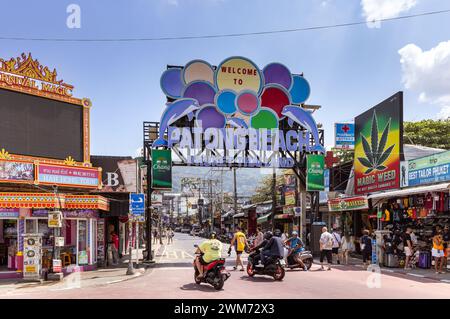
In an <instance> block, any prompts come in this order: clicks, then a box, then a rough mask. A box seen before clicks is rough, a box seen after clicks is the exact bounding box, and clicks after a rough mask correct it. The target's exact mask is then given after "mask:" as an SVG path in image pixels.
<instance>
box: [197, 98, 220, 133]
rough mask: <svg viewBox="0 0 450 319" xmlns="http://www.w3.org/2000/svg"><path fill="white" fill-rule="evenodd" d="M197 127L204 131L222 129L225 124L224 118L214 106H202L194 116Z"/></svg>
mask: <svg viewBox="0 0 450 319" xmlns="http://www.w3.org/2000/svg"><path fill="white" fill-rule="evenodd" d="M195 121H196V124H197V126H199V127H201V128H203V129H204V130H206V129H207V128H223V127H225V124H226V119H225V116H224V115H223V114H222V113H220V112H219V111H218V110H217V108H216V106H215V105H213V104H208V105H205V106H203V108H202V109H201V110H199V111H198V112H197V115H196V120H195Z"/></svg>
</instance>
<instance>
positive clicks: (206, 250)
mask: <svg viewBox="0 0 450 319" xmlns="http://www.w3.org/2000/svg"><path fill="white" fill-rule="evenodd" d="M196 253H197V254H201V255H200V256H198V257H197V258H195V266H196V267H197V270H198V272H199V275H198V277H197V278H198V279H202V278H203V265H207V264H209V263H211V262H213V261H214V260H217V259H220V258H221V257H222V243H221V242H220V241H219V240H217V239H216V232H214V231H213V232H211V235H210V239H208V240H205V241H204V242H203V243H201V244H200V246H198V247H197V251H196Z"/></svg>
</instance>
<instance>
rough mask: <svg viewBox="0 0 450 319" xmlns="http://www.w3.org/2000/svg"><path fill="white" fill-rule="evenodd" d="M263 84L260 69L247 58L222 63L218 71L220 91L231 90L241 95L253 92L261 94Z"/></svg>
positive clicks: (217, 83) (217, 78) (217, 80)
mask: <svg viewBox="0 0 450 319" xmlns="http://www.w3.org/2000/svg"><path fill="white" fill-rule="evenodd" d="M262 83H263V81H262V76H261V72H260V71H259V69H258V67H257V66H256V65H255V64H254V63H253V62H251V61H250V60H247V59H245V58H241V57H233V58H229V59H227V60H225V61H224V62H222V63H221V64H220V65H219V66H218V68H217V71H216V85H217V88H218V89H219V91H220V90H225V89H229V90H233V91H235V92H237V93H239V92H241V91H243V90H251V91H254V92H257V93H259V92H260V90H261V88H262Z"/></svg>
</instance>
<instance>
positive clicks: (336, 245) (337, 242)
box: [331, 229, 341, 265]
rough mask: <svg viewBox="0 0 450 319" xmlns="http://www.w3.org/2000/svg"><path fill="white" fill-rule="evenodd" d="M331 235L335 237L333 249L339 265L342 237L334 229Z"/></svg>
mask: <svg viewBox="0 0 450 319" xmlns="http://www.w3.org/2000/svg"><path fill="white" fill-rule="evenodd" d="M331 235H332V236H333V249H332V254H333V258H334V257H336V260H337V263H338V265H339V264H340V263H341V262H340V261H339V248H340V247H341V235H339V233H338V231H337V230H336V229H333V232H332V233H331Z"/></svg>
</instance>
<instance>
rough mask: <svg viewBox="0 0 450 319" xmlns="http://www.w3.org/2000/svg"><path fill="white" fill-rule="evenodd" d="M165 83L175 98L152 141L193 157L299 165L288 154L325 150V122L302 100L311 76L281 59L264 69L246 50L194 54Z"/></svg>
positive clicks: (202, 161)
mask: <svg viewBox="0 0 450 319" xmlns="http://www.w3.org/2000/svg"><path fill="white" fill-rule="evenodd" d="M161 89H162V91H163V92H164V94H165V95H166V96H167V97H168V98H169V99H170V100H174V101H173V102H170V103H167V106H166V108H165V110H164V112H163V114H162V117H161V120H160V123H159V132H158V138H157V139H156V140H155V141H153V143H152V147H153V148H157V147H164V148H170V149H172V150H173V151H175V153H176V154H177V155H178V156H180V158H182V159H183V161H184V162H185V164H187V165H199V166H230V165H232V164H238V165H240V166H246V167H268V166H276V167H292V166H293V165H294V162H293V160H292V158H289V157H287V156H283V155H280V154H283V153H284V152H299V151H300V152H318V153H323V152H324V147H323V145H322V144H321V142H320V136H319V130H318V128H317V124H316V122H315V120H314V118H313V117H312V115H311V113H310V112H309V111H308V110H306V109H304V108H302V104H304V103H305V101H306V100H307V99H308V98H309V96H310V86H309V83H308V81H307V80H306V79H305V78H304V77H303V76H302V75H297V74H292V73H291V72H290V70H289V69H288V68H287V67H286V66H284V65H283V64H281V63H270V64H268V65H266V66H265V67H264V68H263V69H262V70H260V69H259V68H258V67H257V66H256V64H255V63H253V62H252V61H250V60H249V59H247V58H244V57H230V58H228V59H226V60H224V61H223V62H222V63H220V64H219V65H218V66H217V67H213V66H212V65H210V64H209V63H208V62H206V61H203V60H194V61H191V62H189V63H188V64H186V65H185V66H184V67H172V68H168V69H167V70H166V71H165V72H164V73H163V74H162V76H161ZM186 119H187V121H186ZM180 123H182V124H180ZM282 123H287V124H286V125H285V124H282ZM286 126H287V128H286Z"/></svg>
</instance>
